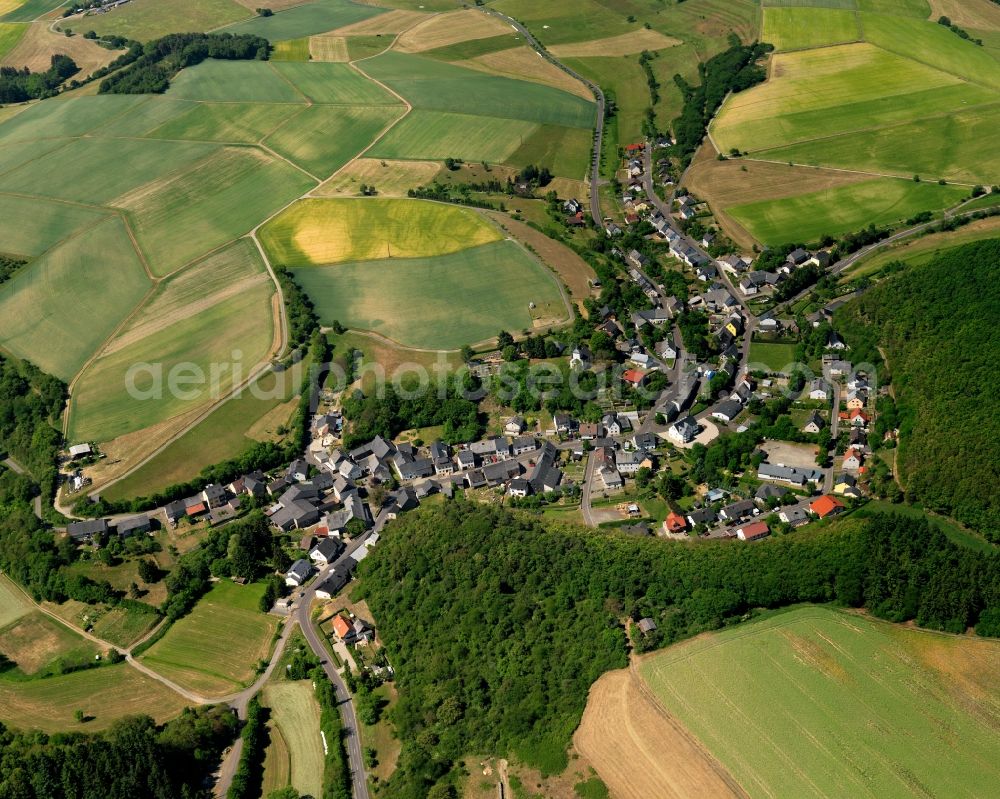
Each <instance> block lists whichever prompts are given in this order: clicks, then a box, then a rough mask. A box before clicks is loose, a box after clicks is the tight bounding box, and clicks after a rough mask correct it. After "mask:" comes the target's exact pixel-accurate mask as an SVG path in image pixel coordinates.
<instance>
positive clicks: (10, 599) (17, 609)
mask: <svg viewBox="0 0 1000 799" xmlns="http://www.w3.org/2000/svg"><path fill="white" fill-rule="evenodd" d="M33 608H34V606H33V605H32V604H31V602H30V601H29V600H28V597H26V596H25V595H24V592H23V591H22V590H21V589H20V588H19V587H18V586H17V585H15V584H14V583H13V582H12V581H11V579H10V578H9V577H7V575H5V574H0V628H2V627H6V626H7V625H8V624H10V623H11V622H15V621H17V620H18V619H19V618H21V617H22V616H25V615H27V614H28V613H30V612H31V611H32V610H33Z"/></svg>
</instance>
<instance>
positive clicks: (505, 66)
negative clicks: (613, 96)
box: [455, 45, 594, 100]
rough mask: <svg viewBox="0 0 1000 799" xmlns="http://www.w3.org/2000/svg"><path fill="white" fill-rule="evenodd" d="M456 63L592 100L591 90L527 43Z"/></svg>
mask: <svg viewBox="0 0 1000 799" xmlns="http://www.w3.org/2000/svg"><path fill="white" fill-rule="evenodd" d="M455 63H456V64H458V65H459V66H463V67H469V68H470V69H478V70H480V71H481V72H490V73H493V74H496V75H503V76H504V77H507V78H517V79H519V80H527V81H531V82H532V83H541V84H543V85H544V86H552V87H553V88H555V89H562V90H563V91H565V92H569V93H570V94H575V95H576V96H577V97H583V98H584V99H585V100H593V99H594V95H593V93H592V92H591V91H590V89H588V88H587V87H586V86H584V85H583V84H582V83H581V82H580V81H578V80H577V79H576V78H573V77H570V75H568V74H567V73H565V72H563V71H562V70H561V69H559V67H557V66H555V65H554V64H552V63H551V62H549V61H546V60H545V59H544V58H541V57H540V56H539V55H538V53H536V52H535V51H534V50H532V49H531V48H530V47H528V46H527V45H523V46H521V47H512V48H510V49H509V50H500V51H499V52H496V53H488V54H487V55H481V56H477V57H476V58H472V59H468V60H466V61H456V62H455Z"/></svg>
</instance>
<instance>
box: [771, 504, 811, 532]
mask: <svg viewBox="0 0 1000 799" xmlns="http://www.w3.org/2000/svg"><path fill="white" fill-rule="evenodd" d="M778 518H779V519H781V521H783V522H784V523H785V524H790V525H791V526H792V527H801V526H802V525H803V524H808V522H809V514H808V513H807V512H806V509H805V508H800V507H797V506H796V507H791V508H784V509H783V510H782V511H781V512H780V513H778Z"/></svg>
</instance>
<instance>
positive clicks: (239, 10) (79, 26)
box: [59, 0, 252, 42]
mask: <svg viewBox="0 0 1000 799" xmlns="http://www.w3.org/2000/svg"><path fill="white" fill-rule="evenodd" d="M251 16H252V12H251V11H249V10H248V9H246V8H244V7H243V6H241V5H240V4H239V3H237V2H235V0H197V2H192V0H131V2H129V3H127V4H126V5H124V6H122V7H121V8H116V9H114V10H112V11H109V12H107V13H104V14H87V15H85V16H83V17H73V18H71V19H67V20H64V21H62V22H60V23H59V26H60V29H65V28H72V29H73V30H74V31H76V32H77V33H83V32H86V31H91V30H92V31H96V32H97V33H99V34H101V35H111V36H124V37H125V38H126V39H137V40H138V41H140V42H146V41H149V40H151V39H158V38H159V37H161V36H166V35H167V34H168V33H181V32H188V31H210V30H212V29H214V28H221V27H222V26H223V25H231V24H232V23H234V22H238V21H240V20H243V19H247V18H249V17H251Z"/></svg>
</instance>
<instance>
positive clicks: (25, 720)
mask: <svg viewBox="0 0 1000 799" xmlns="http://www.w3.org/2000/svg"><path fill="white" fill-rule="evenodd" d="M188 704H190V703H189V702H188V701H187V700H185V699H184V698H183V697H182V696H181V695H180V694H177V693H175V692H174V691H172V690H170V689H169V688H167V687H166V686H164V685H161V684H160V683H158V682H156V681H155V680H153V679H152V678H151V677H147V676H146V675H144V674H142V673H140V672H139V671H138V670H137V669H134V668H132V667H131V666H129V665H128V664H127V663H120V664H118V665H117V666H102V667H101V668H99V669H88V670H87V671H78V672H74V673H73V674H66V675H64V676H60V677H49V678H47V679H44V680H28V681H25V682H8V681H6V680H0V721H3V722H4V723H6V724H9V725H11V726H13V727H16V728H17V729H21V730H42V731H44V732H50V733H54V732H65V731H66V730H72V729H78V728H79V727H80V725H79V723H78V722H77V721H76V720H75V718H74V713H75V712H76V711H77V710H82V711H83V712H84V713H85V714H86V715H87V716H88V717H89V721H87V725H86V729H87V730H88V731H95V730H103V729H106V728H107V727H109V726H111V724H113V723H114V722H115V721H117V720H118V719H121V718H124V717H125V716H134V715H137V714H143V715H147V716H152V717H153V718H154V719H155V720H156V721H157V722H164V721H167V720H168V719H171V718H173V717H174V716H176V715H178V714H179V713H180V712H181V710H182V709H183V708H184V707H186V706H187V705H188Z"/></svg>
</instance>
